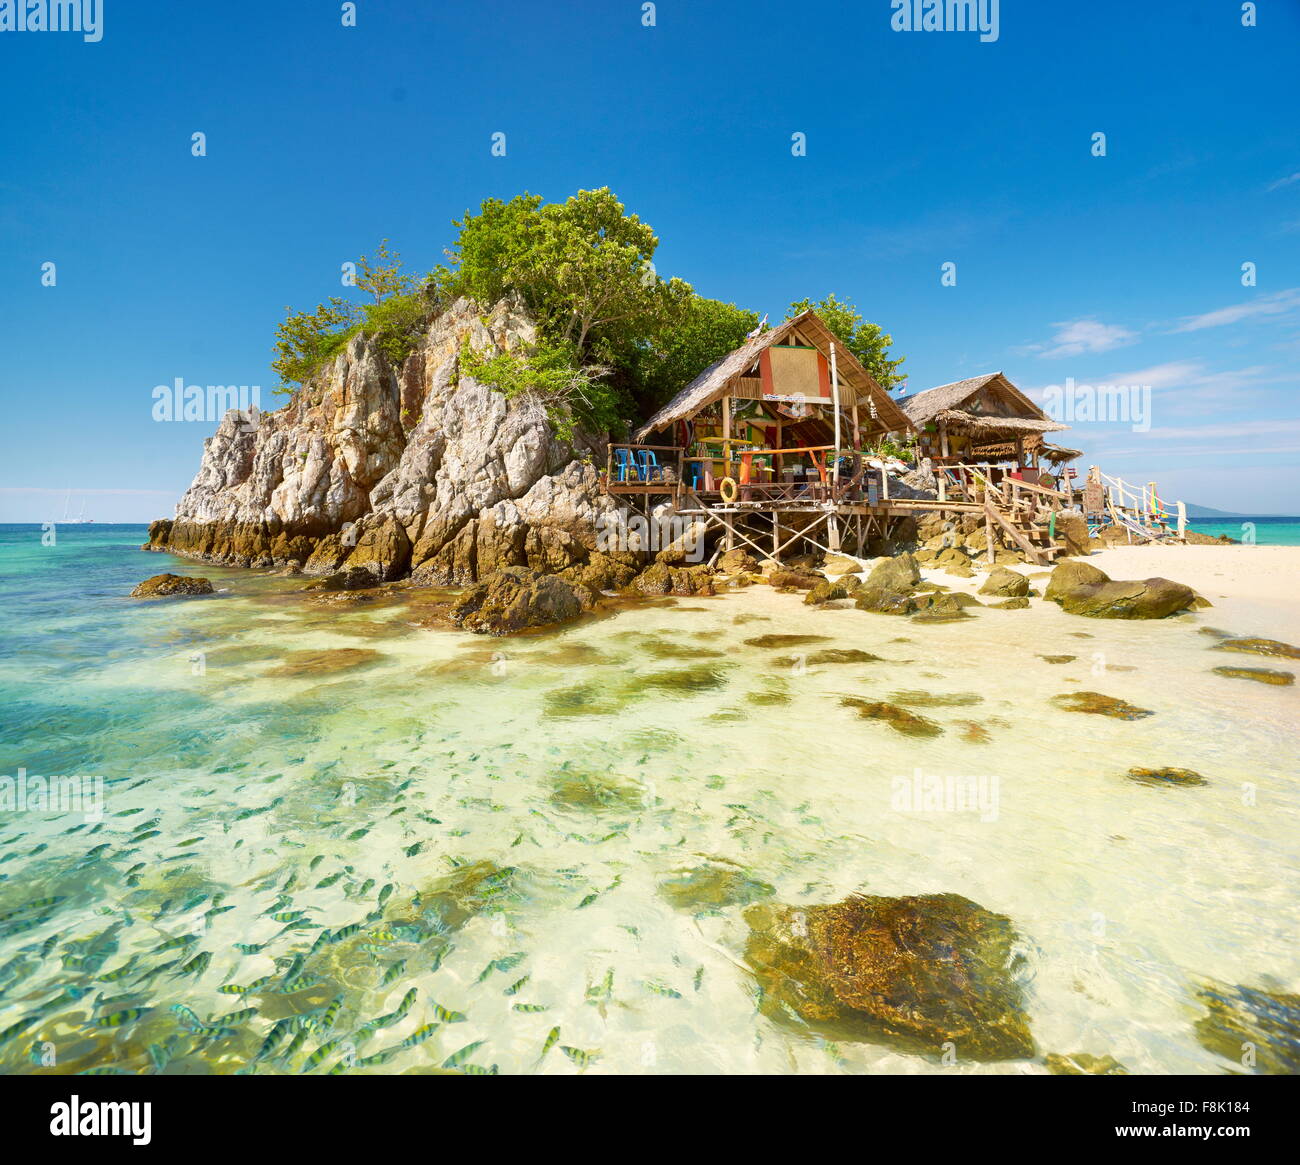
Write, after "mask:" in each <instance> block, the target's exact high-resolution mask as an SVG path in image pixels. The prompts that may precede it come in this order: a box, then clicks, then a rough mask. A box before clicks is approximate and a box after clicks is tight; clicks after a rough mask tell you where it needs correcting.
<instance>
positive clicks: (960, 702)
mask: <svg viewBox="0 0 1300 1165" xmlns="http://www.w3.org/2000/svg"><path fill="white" fill-rule="evenodd" d="M889 698H890V699H891V700H893V701H894V702H895V703H896V704H907V705H908V706H909V707H912V708H969V707H970V706H971V705H972V704H982V703H983V702H984V697H983V696H981V695H979V693H977V692H953V693H951V694H949V695H945V696H936V695H934V694H933V693H931V692H913V691H907V692H895V693H894V694H893V695H892V696H890V697H889Z"/></svg>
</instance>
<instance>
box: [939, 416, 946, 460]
mask: <svg viewBox="0 0 1300 1165" xmlns="http://www.w3.org/2000/svg"><path fill="white" fill-rule="evenodd" d="M939 455H940V456H941V457H943V458H945V459H946V458H947V456H948V422H947V421H940V422H939Z"/></svg>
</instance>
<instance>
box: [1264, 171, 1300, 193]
mask: <svg viewBox="0 0 1300 1165" xmlns="http://www.w3.org/2000/svg"><path fill="white" fill-rule="evenodd" d="M1292 182H1300V170H1297V171H1296V172H1295V173H1294V174H1288V175H1287V176H1286V177H1285V178H1279V179H1278V180H1277V181H1276V182H1270V183H1269V184H1268V191H1269V193H1270V194H1271V193H1272V192H1273V191H1274V190H1281V189H1282V187H1283V186H1290V185H1291V183H1292Z"/></svg>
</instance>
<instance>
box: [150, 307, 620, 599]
mask: <svg viewBox="0 0 1300 1165" xmlns="http://www.w3.org/2000/svg"><path fill="white" fill-rule="evenodd" d="M535 339H536V333H535V328H534V325H533V323H532V322H531V320H529V319H528V318H527V317H526V316H525V315H524V314H523V312H522V311H521V310H520V309H519V307H518V306H517V305H515V304H514V303H512V302H510V301H503V302H502V303H500V304H498V305H496V307H495V308H493V309H492V310H491V312H489V313H482V312H481V310H480V308H479V307H478V306H477V305H475V304H473V303H471V302H469V301H467V300H460V301H457V302H456V303H455V304H453V305H452V306H451V307H450V308H449V309H447V310H446V311H445V312H443V313H442V314H441V315H439V316H438V317H437V318H435V319H433V320H432V321H431V322H430V324H429V328H428V331H427V333H426V335H425V336H424V338H423V340H422V341H421V342H420V344H419V345H418V346H417V347H416V349H415V350H414V351H413V352H412V353H411V354H410V356H409V357H408V358H407V359H406V361H405V363H404V364H403V365H402V367H401V368H400V369H394V368H392V367H390V366H389V364H388V362H387V361H386V360H385V358H384V356H383V355H382V354H381V353H380V351H379V349H378V348H377V347H376V346H375V345H374V344H373V343H372V342H371V341H370V340H369V339H367V338H366V337H365V336H356V337H354V338H353V339H352V340H351V341H350V342H349V343H348V345H347V348H346V350H345V351H343V352H342V353H340V354H339V356H338V357H337V358H336V359H335V360H334V361H333V363H332V364H330V365H329V366H328V367H326V368H324V369H322V371H321V372H320V374H319V375H318V376H317V377H316V378H315V379H313V380H311V381H309V382H308V383H307V384H305V385H304V386H303V387H302V388H301V389H300V390H299V391H297V392H296V393H295V394H294V396H293V399H292V400H291V401H290V402H289V404H287V405H286V406H285V407H284V408H282V409H279V410H277V411H275V412H270V413H264V414H260V415H257V416H250V415H249V414H246V413H243V412H240V411H238V410H233V411H231V412H229V413H227V414H226V416H225V418H224V419H223V420H222V421H221V423H220V425H219V426H218V427H217V431H216V433H215V434H214V435H213V436H212V437H210V438H208V439H207V440H206V441H205V442H204V452H203V460H202V464H201V465H200V467H199V472H198V474H197V476H196V477H195V479H194V482H193V484H192V485H191V486H190V488H189V489H188V490H187V491H186V493H185V495H184V496H183V497H182V498H181V500H180V503H179V504H178V505H177V507H176V516H175V518H174V519H172V520H163V521H159V522H155V523H153V525H151V526H150V529H149V543H148V546H147V548H148V549H151V550H167V551H171V552H174V553H178V554H182V555H186V556H189V557H193V558H199V559H203V560H205V561H209V562H221V563H229V564H231V565H236V566H245V567H249V566H251V567H276V568H282V569H283V568H289V569H300V570H302V571H304V572H305V573H307V574H319V575H331V574H334V573H336V572H339V571H341V570H352V569H354V568H359V569H363V570H366V571H368V572H369V573H370V574H372V575H373V576H374V579H375V581H376V582H384V581H391V580H393V579H397V578H402V577H406V576H407V575H409V576H410V577H411V579H412V581H413V582H415V583H418V584H437V585H456V586H463V585H467V584H469V583H472V582H475V581H476V580H478V579H480V578H484V577H486V576H488V575H491V574H493V573H494V572H496V571H498V570H500V569H502V568H503V567H515V566H519V567H529V568H531V569H533V570H539V571H545V572H549V573H554V572H559V571H561V570H567V569H570V568H582V567H583V566H585V565H586V564H587V563H588V562H589V561H590V560H591V556H592V554H593V552H595V551H597V550H598V549H600V546H599V531H600V529H601V527H602V525H603V523H604V522H606V521H609V520H610V519H611V518H612V517H613V515H614V514H615V512H616V507H615V506H614V505H613V503H612V502H611V500H610V499H609V498H608V497H607V496H606V495H605V494H604V492H603V491H602V490H601V488H600V484H599V478H598V475H597V472H596V469H595V463H597V462H600V461H603V453H602V451H601V449H602V447H601V446H600V444H599V442H598V441H596V440H595V439H587V438H583V437H575V439H574V441H573V442H568V441H564V440H561V439H560V438H559V437H558V436H557V434H556V432H555V429H554V427H553V426H552V424H551V423H550V421H549V420H548V418H547V415H546V410H545V409H544V407H543V406H542V404H541V403H540V402H539V401H537V400H535V399H533V398H531V397H528V396H526V395H525V396H520V397H515V398H512V399H509V400H508V399H507V398H506V397H505V396H504V395H503V394H502V393H500V392H498V391H496V390H495V389H493V388H490V387H488V386H487V385H484V384H480V383H479V382H477V381H476V380H474V379H473V378H472V377H470V376H468V375H464V374H462V373H460V371H459V368H458V365H459V360H458V356H459V353H460V350H461V347H462V345H463V344H466V343H468V344H470V345H471V346H472V347H473V348H474V349H475V350H476V351H479V352H482V353H485V354H487V355H496V354H498V353H501V352H514V351H518V350H520V349H523V348H526V347H527V346H528V345H530V344H532V343H533V342H534V340H535ZM630 557H631V559H632V561H637V560H638V559H637V556H636V555H631V556H630Z"/></svg>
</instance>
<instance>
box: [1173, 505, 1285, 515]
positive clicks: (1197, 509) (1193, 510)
mask: <svg viewBox="0 0 1300 1165" xmlns="http://www.w3.org/2000/svg"><path fill="white" fill-rule="evenodd" d="M1187 516H1188V517H1189V518H1280V517H1284V516H1285V515H1282V514H1239V513H1237V512H1236V511H1229V510H1214V509H1211V508H1210V507H1209V506H1197V505H1193V504H1192V503H1191V502H1188V503H1187Z"/></svg>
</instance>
